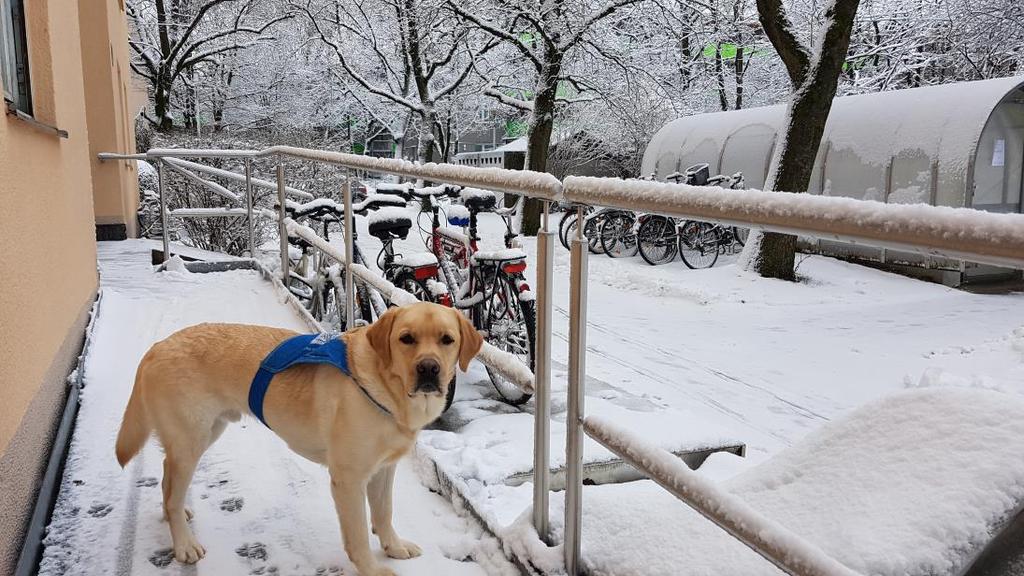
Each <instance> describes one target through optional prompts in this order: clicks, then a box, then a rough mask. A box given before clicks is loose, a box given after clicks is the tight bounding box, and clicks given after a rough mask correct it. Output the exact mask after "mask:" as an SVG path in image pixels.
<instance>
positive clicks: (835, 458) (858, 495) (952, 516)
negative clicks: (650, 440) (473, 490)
mask: <svg viewBox="0 0 1024 576" xmlns="http://www.w3.org/2000/svg"><path fill="white" fill-rule="evenodd" d="M1022 444H1024V401H1022V400H1021V399H1020V397H1019V396H1010V395H1006V394H1002V393H999V392H993V391H988V390H979V389H943V388H929V389H921V390H912V391H905V392H900V393H897V394H894V395H892V396H889V397H886V398H883V399H881V400H878V401H875V402H872V403H869V404H867V405H865V406H863V407H861V408H858V409H856V410H855V411H853V412H852V413H850V414H849V415H848V416H847V417H845V418H843V419H842V420H840V421H837V422H834V423H831V424H829V425H826V426H825V427H823V428H821V429H819V430H818V431H816V432H814V433H812V434H811V435H810V436H808V437H807V438H806V439H804V441H802V442H801V443H800V444H798V445H797V446H795V447H793V448H790V449H788V450H785V451H783V452H782V453H780V454H778V455H776V456H775V457H774V458H772V459H770V460H768V461H766V462H764V463H763V464H761V465H759V466H757V467H755V468H753V469H750V470H749V471H747V472H746V473H743V474H741V475H739V476H736V477H735V478H733V479H732V480H730V481H727V482H725V483H724V484H723V485H722V489H724V490H726V491H728V492H729V493H731V494H733V495H735V496H736V497H738V498H739V499H741V500H743V501H744V502H746V503H747V504H748V505H749V506H750V507H752V508H753V509H755V510H757V511H758V512H760V513H761V514H763V515H765V516H766V517H768V518H771V519H772V520H774V521H776V522H778V523H779V524H781V525H783V526H785V527H786V528H788V529H789V530H791V531H793V532H794V533H796V534H798V535H800V536H802V537H803V538H805V539H807V540H808V541H810V542H811V543H813V544H815V545H817V546H819V547H820V548H821V549H822V550H823V551H824V552H826V553H827V554H829V555H830V556H832V557H833V558H835V559H837V560H839V561H841V562H842V563H843V564H845V565H846V566H848V567H849V568H851V569H853V570H855V571H856V572H859V573H862V574H892V575H897V574H899V575H904V574H905V575H910V576H915V575H922V576H923V575H930V574H955V573H957V571H958V569H960V568H962V567H963V566H964V565H965V564H966V563H968V562H970V560H971V559H972V558H973V555H974V554H976V553H977V552H978V550H979V547H980V546H982V545H984V544H985V543H987V542H988V540H989V539H990V538H991V537H992V531H993V529H994V528H995V527H997V526H998V525H999V524H1000V523H1001V522H1003V521H1004V520H1006V519H1007V518H1008V517H1009V515H1010V514H1012V513H1013V512H1014V510H1015V509H1016V508H1017V507H1018V506H1020V505H1021V503H1022V502H1024V460H1021V459H1019V458H1012V457H1007V448H1008V447H1011V446H1020V445H1022ZM584 501H585V502H586V504H585V506H584V521H583V522H584V528H583V534H584V536H583V538H584V540H583V541H584V546H583V557H584V560H585V562H586V563H587V565H588V567H589V568H590V569H591V570H592V573H593V574H623V573H628V572H630V569H631V567H635V566H637V565H638V564H637V562H638V561H642V562H643V565H644V566H645V570H644V573H645V574H651V575H657V574H665V575H668V574H678V567H679V566H687V567H688V573H689V574H701V575H703V574H707V575H711V574H727V573H728V574H779V571H778V570H777V569H776V568H775V567H774V566H772V565H771V564H769V563H767V562H766V561H765V560H764V559H762V558H761V557H760V556H758V555H757V554H756V553H754V552H752V551H751V550H749V549H748V548H746V547H745V546H744V545H743V544H741V543H739V542H738V541H736V540H734V539H732V538H731V537H729V536H728V535H726V534H725V533H724V532H723V531H722V530H720V529H718V528H717V527H715V526H714V525H712V524H711V523H709V522H708V521H707V520H705V519H704V518H703V517H701V516H699V515H698V514H697V513H695V512H693V511H692V510H691V509H689V508H688V507H687V506H685V505H684V504H682V503H681V502H679V501H677V500H676V499H675V498H674V497H673V496H670V495H669V494H668V493H667V492H665V491H663V490H662V489H661V488H659V487H657V486H655V485H654V484H653V483H651V482H649V481H644V482H638V483H632V484H627V485H616V486H599V487H594V488H587V489H586V494H585V495H584ZM640 510H642V511H643V513H642V514H640V513H638V511H640ZM679 542H686V543H687V545H686V546H678V543H679ZM640 559H642V560H640Z"/></svg>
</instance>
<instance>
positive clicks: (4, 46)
mask: <svg viewBox="0 0 1024 576" xmlns="http://www.w3.org/2000/svg"><path fill="white" fill-rule="evenodd" d="M0 84H2V85H3V90H4V101H5V102H6V103H7V106H9V107H12V108H14V109H16V110H21V111H22V112H24V113H25V114H32V90H31V89H30V84H29V75H28V43H27V42H26V40H25V6H24V3H23V0H0Z"/></svg>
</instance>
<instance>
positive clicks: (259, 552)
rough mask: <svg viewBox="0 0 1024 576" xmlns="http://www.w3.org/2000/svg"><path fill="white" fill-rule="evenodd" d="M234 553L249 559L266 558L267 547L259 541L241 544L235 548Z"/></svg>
mask: <svg viewBox="0 0 1024 576" xmlns="http://www.w3.org/2000/svg"><path fill="white" fill-rule="evenodd" d="M235 554H238V555H239V556H241V557H242V558H248V559H250V560H266V559H267V556H268V555H267V547H266V546H265V545H264V544H263V543H261V542H254V543H252V544H242V545H241V546H239V547H238V548H235Z"/></svg>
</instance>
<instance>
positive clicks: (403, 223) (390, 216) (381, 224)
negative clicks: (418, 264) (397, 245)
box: [367, 206, 412, 242]
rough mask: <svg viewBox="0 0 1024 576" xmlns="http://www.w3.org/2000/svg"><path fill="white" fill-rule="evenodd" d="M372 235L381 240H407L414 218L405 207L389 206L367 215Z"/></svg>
mask: <svg viewBox="0 0 1024 576" xmlns="http://www.w3.org/2000/svg"><path fill="white" fill-rule="evenodd" d="M367 220H368V222H369V232H370V236H373V237H374V238H377V239H379V240H380V241H381V242H388V241H391V240H405V238H406V236H408V235H409V229H410V228H412V218H410V217H409V210H408V209H407V208H405V207H402V208H399V207H397V206H387V207H384V208H381V209H380V210H377V211H376V212H374V213H373V214H370V215H369V216H368V217H367Z"/></svg>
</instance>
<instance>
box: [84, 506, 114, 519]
mask: <svg viewBox="0 0 1024 576" xmlns="http://www.w3.org/2000/svg"><path fill="white" fill-rule="evenodd" d="M113 509H114V507H113V506H111V505H110V504H93V505H92V506H91V507H90V508H89V512H88V514H89V516H92V517H93V518H103V517H104V516H106V515H107V514H110V511H111V510H113Z"/></svg>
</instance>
